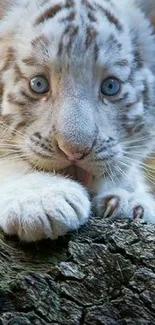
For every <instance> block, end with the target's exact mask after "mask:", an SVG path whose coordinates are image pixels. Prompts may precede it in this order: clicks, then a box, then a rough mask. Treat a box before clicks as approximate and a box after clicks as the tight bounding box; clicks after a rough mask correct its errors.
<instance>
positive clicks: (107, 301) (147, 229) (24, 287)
mask: <svg viewBox="0 0 155 325" xmlns="http://www.w3.org/2000/svg"><path fill="white" fill-rule="evenodd" d="M33 324H35V325H48V324H55V325H126V324H127V325H132V324H135V325H139V324H140V325H153V324H155V227H154V226H151V225H146V224H144V223H142V222H140V221H139V222H129V221H126V220H117V221H115V222H110V221H109V220H103V219H100V218H92V219H91V220H90V221H89V223H88V224H87V225H86V226H84V227H83V228H82V229H81V230H80V231H78V232H77V233H76V234H75V233H74V234H70V235H68V236H66V237H64V238H60V239H59V240H58V241H55V242H52V241H48V240H47V241H43V242H40V243H39V244H31V245H27V244H22V243H20V242H19V241H18V240H17V239H14V238H13V239H12V238H8V237H6V236H4V235H3V234H2V233H1V234H0V325H33Z"/></svg>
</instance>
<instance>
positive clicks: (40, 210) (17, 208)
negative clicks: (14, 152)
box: [0, 171, 90, 241]
mask: <svg viewBox="0 0 155 325" xmlns="http://www.w3.org/2000/svg"><path fill="white" fill-rule="evenodd" d="M12 175H13V179H9V181H8V182H7V181H6V184H5V185H4V184H3V186H1V188H0V211H1V214H0V226H1V228H2V229H3V230H4V231H5V232H6V233H7V234H9V235H13V234H17V235H18V236H19V238H20V239H22V240H25V241H36V240H40V239H43V238H51V239H56V238H57V237H58V236H62V235H64V234H66V233H67V232H68V231H69V230H74V229H77V228H79V227H80V226H81V225H83V224H84V223H85V222H86V221H87V220H88V218H89V215H90V202H89V198H88V194H87V192H86V190H85V189H84V188H83V187H82V186H81V185H80V184H78V183H76V182H73V181H71V180H69V179H65V178H63V177H61V176H52V175H50V174H44V173H41V172H40V173H39V172H34V173H29V174H28V175H24V176H23V175H22V176H21V175H20V174H18V173H16V180H15V179H14V178H15V171H14V173H12Z"/></svg>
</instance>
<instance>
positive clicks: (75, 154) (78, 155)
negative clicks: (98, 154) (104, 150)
mask: <svg viewBox="0 0 155 325" xmlns="http://www.w3.org/2000/svg"><path fill="white" fill-rule="evenodd" d="M59 149H60V150H61V151H62V152H63V153H64V154H65V155H66V156H67V158H68V160H69V161H71V162H75V161H77V160H80V159H82V158H84V157H86V156H87V155H88V154H89V152H90V151H91V148H85V149H84V150H76V149H71V150H69V149H68V148H66V147H65V146H61V145H59Z"/></svg>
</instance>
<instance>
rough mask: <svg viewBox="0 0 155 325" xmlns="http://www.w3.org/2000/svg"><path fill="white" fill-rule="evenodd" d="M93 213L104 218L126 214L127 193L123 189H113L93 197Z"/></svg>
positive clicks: (127, 204) (127, 208)
mask: <svg viewBox="0 0 155 325" xmlns="http://www.w3.org/2000/svg"><path fill="white" fill-rule="evenodd" d="M93 207H94V211H95V213H97V214H98V215H99V216H103V217H104V218H107V217H111V218H116V217H117V216H127V214H128V211H129V193H128V192H127V191H125V190H123V189H120V188H119V189H115V190H114V191H113V192H107V193H105V194H104V195H100V196H98V197H96V198H95V199H94V202H93Z"/></svg>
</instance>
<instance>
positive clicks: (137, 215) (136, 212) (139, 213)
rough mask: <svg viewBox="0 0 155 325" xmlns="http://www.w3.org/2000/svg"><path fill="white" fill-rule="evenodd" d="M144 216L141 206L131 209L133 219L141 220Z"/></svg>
mask: <svg viewBox="0 0 155 325" xmlns="http://www.w3.org/2000/svg"><path fill="white" fill-rule="evenodd" d="M143 215H144V209H143V207H142V206H141V205H138V206H137V207H135V208H134V209H133V219H142V218H143Z"/></svg>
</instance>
